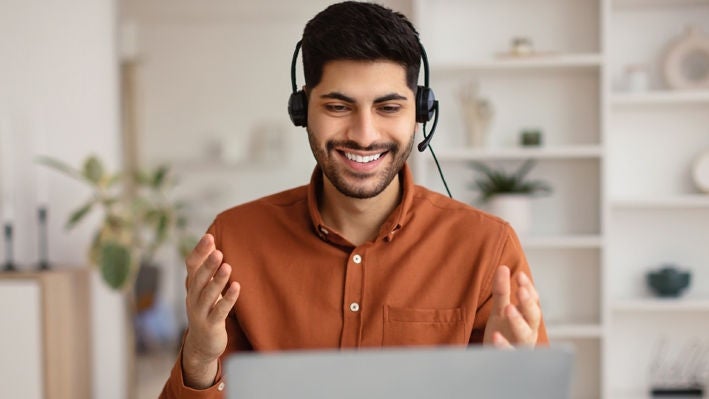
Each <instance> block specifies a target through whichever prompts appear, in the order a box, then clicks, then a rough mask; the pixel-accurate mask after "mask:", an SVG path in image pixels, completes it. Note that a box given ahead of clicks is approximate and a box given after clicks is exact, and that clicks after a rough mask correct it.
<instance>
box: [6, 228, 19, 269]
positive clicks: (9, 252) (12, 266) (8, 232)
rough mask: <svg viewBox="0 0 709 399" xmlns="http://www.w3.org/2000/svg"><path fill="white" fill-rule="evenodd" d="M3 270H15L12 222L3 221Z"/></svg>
mask: <svg viewBox="0 0 709 399" xmlns="http://www.w3.org/2000/svg"><path fill="white" fill-rule="evenodd" d="M3 270H4V271H6V272H14V271H15V270H17V268H16V267H15V262H14V260H13V256H12V224H11V223H5V266H3Z"/></svg>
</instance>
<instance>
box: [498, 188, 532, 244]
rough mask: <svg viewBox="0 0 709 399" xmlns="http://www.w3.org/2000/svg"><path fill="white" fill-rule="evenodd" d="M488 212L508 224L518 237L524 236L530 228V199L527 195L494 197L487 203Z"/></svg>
mask: <svg viewBox="0 0 709 399" xmlns="http://www.w3.org/2000/svg"><path fill="white" fill-rule="evenodd" d="M488 211H489V212H490V213H492V214H493V215H496V216H498V217H500V218H502V219H504V220H506V221H507V222H509V223H510V225H512V227H513V228H514V229H515V231H516V232H517V234H518V235H525V234H527V233H529V231H530V229H531V228H532V198H531V197H530V196H528V195H524V194H502V195H495V196H494V197H492V198H491V199H490V201H489V203H488Z"/></svg>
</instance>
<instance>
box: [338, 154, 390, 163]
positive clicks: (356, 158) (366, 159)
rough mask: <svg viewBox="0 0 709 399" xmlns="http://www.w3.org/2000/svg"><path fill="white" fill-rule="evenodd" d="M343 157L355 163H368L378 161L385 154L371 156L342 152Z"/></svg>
mask: <svg viewBox="0 0 709 399" xmlns="http://www.w3.org/2000/svg"><path fill="white" fill-rule="evenodd" d="M343 154H344V155H345V157H346V158H347V159H349V160H350V161H353V162H357V163H370V162H374V161H376V160H378V159H379V158H381V156H382V155H384V154H385V152H382V153H379V154H372V155H358V154H353V153H351V152H343Z"/></svg>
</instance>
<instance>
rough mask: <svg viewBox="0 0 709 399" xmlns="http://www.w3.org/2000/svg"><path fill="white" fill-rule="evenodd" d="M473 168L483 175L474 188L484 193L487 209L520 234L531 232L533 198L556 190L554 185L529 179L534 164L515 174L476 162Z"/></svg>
mask: <svg viewBox="0 0 709 399" xmlns="http://www.w3.org/2000/svg"><path fill="white" fill-rule="evenodd" d="M470 166H471V167H472V168H473V169H475V170H477V171H478V172H480V173H482V175H483V177H481V178H478V179H476V180H475V183H474V184H472V185H471V188H475V189H478V190H479V191H480V201H481V202H482V203H483V204H486V205H487V210H488V211H489V212H490V213H492V214H494V215H497V216H499V217H501V218H502V219H505V220H506V221H508V222H509V223H510V224H511V225H512V227H514V229H515V230H516V231H517V233H518V234H520V235H523V234H527V233H529V231H530V229H531V227H532V205H531V198H532V197H533V196H535V195H544V194H549V193H551V191H552V189H551V186H549V184H547V183H546V182H544V181H541V180H533V181H529V180H526V176H527V174H528V173H529V172H530V171H531V170H532V167H533V166H534V161H533V160H527V161H525V162H524V163H523V164H522V165H521V166H520V167H519V168H518V169H517V170H516V171H515V172H513V173H507V172H506V171H505V170H503V169H492V168H490V167H489V166H487V165H486V164H484V163H481V162H475V161H473V162H471V163H470Z"/></svg>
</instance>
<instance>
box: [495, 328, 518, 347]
mask: <svg viewBox="0 0 709 399" xmlns="http://www.w3.org/2000/svg"><path fill="white" fill-rule="evenodd" d="M492 344H493V346H495V348H497V349H507V350H509V349H514V346H512V344H511V343H510V341H508V340H507V338H505V336H504V335H502V333H501V332H499V331H495V333H493V334H492Z"/></svg>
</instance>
